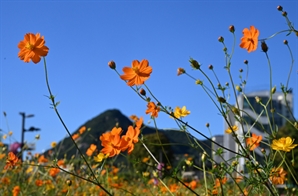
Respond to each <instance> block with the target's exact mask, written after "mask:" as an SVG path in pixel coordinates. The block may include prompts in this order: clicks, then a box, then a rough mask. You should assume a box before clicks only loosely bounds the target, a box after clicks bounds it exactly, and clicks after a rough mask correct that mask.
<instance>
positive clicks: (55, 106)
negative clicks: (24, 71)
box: [43, 58, 112, 195]
mask: <svg viewBox="0 0 298 196" xmlns="http://www.w3.org/2000/svg"><path fill="white" fill-rule="evenodd" d="M43 60H44V70H45V77H46V84H47V88H48V91H49V94H50V97H49V98H50V100H51V102H52V105H53V108H54V111H55V113H56V114H57V116H58V118H59V120H60V122H61V123H62V125H63V127H64V129H65V130H66V132H67V134H68V135H69V137H70V139H71V140H72V142H73V143H74V145H75V146H76V148H77V149H78V151H79V153H80V155H81V157H82V158H83V160H84V162H85V163H86V165H87V167H88V168H89V170H90V171H91V174H92V176H93V177H94V178H95V180H96V182H97V185H98V186H99V187H100V188H101V189H102V190H103V191H105V192H106V193H107V194H108V195H112V194H111V193H109V191H108V190H106V189H105V188H104V187H103V186H102V185H101V184H100V183H99V181H98V179H97V178H96V175H95V173H94V172H93V170H92V168H91V166H90V164H89V163H88V161H87V160H86V158H85V156H84V154H83V153H82V151H81V150H80V148H79V147H78V145H77V143H76V142H75V140H74V139H73V138H72V137H71V133H70V132H69V130H68V128H67V126H66V124H65V123H64V121H63V119H62V117H61V116H60V113H59V112H58V109H57V103H56V102H55V97H54V96H53V94H52V91H51V88H50V84H49V79H48V71H47V63H46V59H45V58H43Z"/></svg>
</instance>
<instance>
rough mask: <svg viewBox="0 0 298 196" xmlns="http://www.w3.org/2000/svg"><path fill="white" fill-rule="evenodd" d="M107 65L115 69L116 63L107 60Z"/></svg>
mask: <svg viewBox="0 0 298 196" xmlns="http://www.w3.org/2000/svg"><path fill="white" fill-rule="evenodd" d="M108 65H109V67H110V68H111V69H116V63H115V62H114V61H109V62H108Z"/></svg>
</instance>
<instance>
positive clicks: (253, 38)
mask: <svg viewBox="0 0 298 196" xmlns="http://www.w3.org/2000/svg"><path fill="white" fill-rule="evenodd" d="M259 34H260V33H259V30H258V29H256V28H255V27H254V26H250V30H248V29H247V28H245V29H244V30H243V37H242V38H241V43H240V47H241V48H244V49H246V50H247V51H248V52H252V51H255V50H256V49H257V47H258V37H259Z"/></svg>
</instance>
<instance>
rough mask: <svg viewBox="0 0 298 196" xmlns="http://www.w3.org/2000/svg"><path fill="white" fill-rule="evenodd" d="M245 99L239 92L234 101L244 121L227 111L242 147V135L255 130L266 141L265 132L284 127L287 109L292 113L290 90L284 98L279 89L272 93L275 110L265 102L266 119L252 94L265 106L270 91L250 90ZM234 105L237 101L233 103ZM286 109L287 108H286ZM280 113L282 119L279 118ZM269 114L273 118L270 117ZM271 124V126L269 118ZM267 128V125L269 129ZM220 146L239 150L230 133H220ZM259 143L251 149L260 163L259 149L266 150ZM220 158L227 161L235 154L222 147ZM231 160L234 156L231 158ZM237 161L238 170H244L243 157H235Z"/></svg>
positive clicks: (287, 115)
mask: <svg viewBox="0 0 298 196" xmlns="http://www.w3.org/2000/svg"><path fill="white" fill-rule="evenodd" d="M245 96H246V98H247V99H246V98H245V97H244V96H243V95H239V96H238V97H237V101H238V104H239V110H240V115H241V116H242V119H244V122H239V121H237V120H236V119H235V116H234V114H233V113H232V112H230V113H229V115H228V119H229V123H230V124H231V126H233V125H237V126H238V128H239V129H238V130H237V131H236V132H235V133H237V137H238V139H239V140H240V141H241V142H242V144H243V146H245V138H244V136H245V134H249V135H251V134H252V133H255V134H256V135H262V142H266V143H268V135H269V134H271V128H273V129H275V130H276V129H277V127H278V128H280V127H282V126H284V125H285V124H286V119H285V118H288V119H290V120H292V119H291V114H290V112H293V94H292V92H290V93H288V94H287V97H286V99H285V97H284V94H283V93H282V92H275V93H274V94H273V95H272V105H273V108H274V109H275V112H274V113H273V116H272V113H271V112H270V108H271V104H270V103H269V104H268V105H267V111H268V115H269V116H270V118H269V119H268V117H267V115H266V112H265V111H264V107H263V106H262V105H261V104H260V103H258V102H257V101H256V97H258V98H259V99H260V100H261V103H262V104H264V105H266V103H267V102H268V100H269V98H270V91H255V92H251V93H247V94H245ZM235 107H237V104H236V106H235ZM289 109H290V111H289ZM278 114H281V115H283V116H284V117H285V118H282V117H280V115H278ZM272 117H273V118H272ZM272 119H274V124H275V127H274V126H272V125H273V120H272ZM270 127H271V128H270ZM227 128H228V124H227V123H226V122H225V130H226V129H227ZM223 140H224V141H223V143H224V146H225V147H226V148H228V149H230V150H233V151H235V152H239V150H240V149H239V145H238V144H237V143H236V142H235V139H234V138H233V136H232V134H227V133H224V139H223ZM262 142H261V143H260V146H259V148H257V149H255V150H254V152H255V155H256V159H257V161H258V162H262V156H263V155H262V152H261V149H262V148H264V149H265V150H266V149H268V150H266V152H269V148H268V146H267V145H265V144H264V143H262ZM224 152H225V153H224V154H223V157H224V159H225V160H230V163H231V162H232V161H233V158H234V157H235V156H236V155H235V154H234V153H232V152H229V151H226V150H224ZM234 160H235V159H234ZM237 161H238V162H239V164H238V171H244V172H245V167H244V165H245V162H244V161H245V160H244V158H240V159H238V160H237Z"/></svg>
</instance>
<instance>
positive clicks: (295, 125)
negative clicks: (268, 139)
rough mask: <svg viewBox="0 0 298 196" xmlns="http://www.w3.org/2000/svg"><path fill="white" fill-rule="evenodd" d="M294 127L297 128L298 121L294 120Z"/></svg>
mask: <svg viewBox="0 0 298 196" xmlns="http://www.w3.org/2000/svg"><path fill="white" fill-rule="evenodd" d="M294 127H295V129H297V130H298V123H297V122H294Z"/></svg>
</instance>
